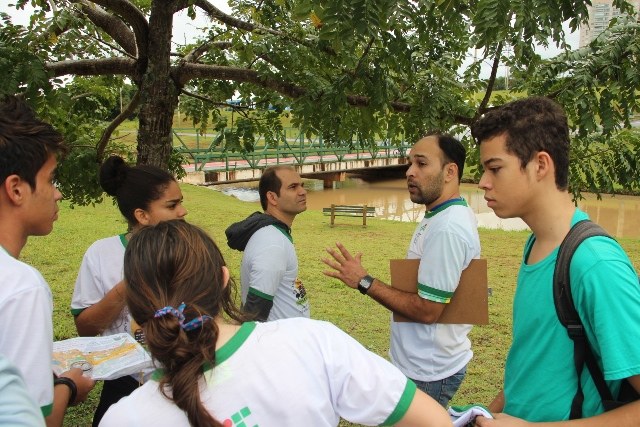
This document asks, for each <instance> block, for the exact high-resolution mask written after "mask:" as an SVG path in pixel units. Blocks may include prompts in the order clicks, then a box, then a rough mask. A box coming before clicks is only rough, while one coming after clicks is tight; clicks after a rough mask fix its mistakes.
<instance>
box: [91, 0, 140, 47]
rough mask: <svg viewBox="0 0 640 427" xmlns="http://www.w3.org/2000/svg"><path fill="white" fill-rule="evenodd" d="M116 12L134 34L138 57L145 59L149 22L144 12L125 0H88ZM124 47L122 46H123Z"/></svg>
mask: <svg viewBox="0 0 640 427" xmlns="http://www.w3.org/2000/svg"><path fill="white" fill-rule="evenodd" d="M88 1H90V2H91V3H95V4H97V5H100V6H102V7H104V8H107V9H110V10H112V11H114V12H116V13H117V14H118V15H120V16H121V17H122V19H123V20H124V21H125V22H127V23H128V24H129V25H130V26H131V28H132V29H133V33H134V34H135V36H136V37H135V41H136V46H137V48H138V52H137V54H138V58H141V59H146V58H147V56H148V46H149V24H148V23H147V19H146V18H145V16H144V14H143V13H142V12H141V11H140V9H138V8H137V7H136V6H135V5H133V4H132V3H129V2H128V1H127V0H88ZM123 47H124V46H123Z"/></svg>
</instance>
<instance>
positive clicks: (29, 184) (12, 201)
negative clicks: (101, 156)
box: [0, 96, 95, 426]
mask: <svg viewBox="0 0 640 427" xmlns="http://www.w3.org/2000/svg"><path fill="white" fill-rule="evenodd" d="M66 151H67V148H66V146H65V145H64V142H63V139H62V135H60V133H58V132H57V131H56V130H55V129H53V127H52V126H51V125H49V124H47V123H44V122H43V121H41V120H40V119H38V118H37V117H36V116H35V114H34V112H33V111H32V110H31V108H29V106H28V105H27V104H26V103H25V102H24V101H23V100H22V99H19V98H18V97H15V96H9V97H6V98H4V99H0V184H1V185H0V353H2V354H3V355H4V356H5V357H6V358H7V360H9V361H10V362H11V363H12V364H13V365H14V366H15V367H16V368H17V369H18V371H19V372H20V375H21V376H22V377H23V378H24V380H25V383H26V386H27V391H28V393H29V395H30V397H31V398H32V399H33V400H34V401H35V402H36V403H37V405H38V406H39V407H40V410H41V412H42V415H43V416H44V419H45V421H46V423H47V425H48V426H60V425H62V421H63V418H64V413H65V410H66V408H67V406H69V405H73V404H76V403H79V402H82V401H84V400H85V399H86V397H87V394H88V393H89V391H91V389H92V388H93V386H94V384H95V382H94V381H93V380H91V379H90V378H86V377H83V376H82V371H81V370H80V369H72V370H70V371H68V372H65V373H63V374H62V375H61V376H60V378H56V379H55V380H54V376H53V371H52V368H51V359H52V353H53V320H52V316H53V298H52V296H51V289H50V288H49V285H48V284H47V282H46V281H45V280H44V278H43V277H42V275H41V274H40V273H39V272H38V270H36V269H35V268H33V267H31V266H30V265H27V264H25V263H24V262H22V261H20V260H19V259H18V258H19V257H20V252H21V251H22V248H23V247H24V246H25V244H26V243H27V239H28V237H29V236H45V235H47V234H49V233H51V231H52V230H53V223H54V221H55V220H56V219H57V218H58V202H59V201H60V200H61V199H62V194H60V191H58V189H57V187H56V182H55V171H56V167H57V164H58V159H57V158H58V156H61V155H64V153H65V152H66Z"/></svg>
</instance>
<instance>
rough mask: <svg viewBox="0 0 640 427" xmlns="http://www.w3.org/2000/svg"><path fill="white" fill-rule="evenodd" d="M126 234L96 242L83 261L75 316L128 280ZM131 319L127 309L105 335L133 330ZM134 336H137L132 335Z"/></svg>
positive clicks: (75, 294)
mask: <svg viewBox="0 0 640 427" xmlns="http://www.w3.org/2000/svg"><path fill="white" fill-rule="evenodd" d="M126 246H127V240H126V238H125V235H124V234H121V235H119V236H112V237H107V238H106V239H100V240H98V241H96V242H94V243H93V244H92V245H91V246H89V249H87V252H85V254H84V257H83V258H82V265H80V271H79V272H78V278H77V279H76V285H75V288H74V289H73V296H72V297H71V313H72V314H73V315H74V316H77V315H79V314H80V313H81V312H82V310H84V309H85V308H88V307H91V306H92V305H94V304H97V303H99V302H100V301H101V300H102V298H104V296H105V295H106V294H107V293H108V292H109V291H110V290H111V289H113V288H114V286H115V285H117V284H118V283H119V282H120V281H122V279H123V278H124V251H125V248H126ZM130 324H131V318H130V316H129V310H128V309H127V307H126V306H125V308H124V309H123V310H122V312H121V313H120V315H119V316H118V318H117V319H116V320H115V321H114V322H113V323H112V324H111V325H109V327H107V328H106V329H105V330H104V331H103V332H102V334H100V335H102V336H107V335H113V334H119V333H121V332H127V333H129V334H132V331H131V327H130ZM132 335H133V334H132Z"/></svg>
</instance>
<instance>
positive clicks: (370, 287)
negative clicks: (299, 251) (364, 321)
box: [324, 135, 480, 407]
mask: <svg viewBox="0 0 640 427" xmlns="http://www.w3.org/2000/svg"><path fill="white" fill-rule="evenodd" d="M465 157H466V150H465V148H464V146H463V145H462V144H461V143H460V141H458V140H457V139H455V138H453V137H451V136H449V135H429V136H426V137H424V138H422V139H420V140H419V141H418V142H417V143H416V144H415V145H414V146H413V148H412V149H411V154H410V156H409V169H407V172H406V176H407V187H408V189H409V195H410V196H411V201H413V202H414V203H420V204H424V205H425V207H426V209H427V212H426V214H425V216H424V219H423V220H422V221H421V222H420V223H419V224H418V226H417V227H416V230H415V232H414V234H413V237H412V238H411V241H410V243H409V250H408V252H407V258H408V259H419V260H420V266H419V268H418V292H417V293H409V292H404V291H402V290H398V289H395V288H392V287H391V286H387V285H386V284H385V283H383V282H382V281H380V280H379V279H374V278H373V277H371V276H369V275H368V274H367V271H366V270H365V269H364V267H363V266H362V263H361V255H357V256H355V257H354V256H352V255H351V254H350V253H349V251H348V250H347V249H346V248H345V247H344V246H343V245H342V244H340V243H337V250H336V249H327V251H328V253H329V255H330V256H331V258H330V259H325V260H324V262H325V263H326V264H327V265H328V266H329V267H331V270H329V271H326V272H325V274H326V275H327V276H330V277H335V278H337V279H340V280H341V281H342V282H344V283H345V284H346V285H348V286H350V287H351V288H354V289H356V288H357V289H359V290H360V292H361V293H363V294H365V295H368V296H369V297H371V298H373V299H374V300H376V301H377V302H379V303H380V304H382V305H383V306H385V307H386V308H388V309H389V310H391V311H392V312H394V313H398V314H401V315H402V316H403V317H405V318H407V319H410V321H408V322H400V321H396V320H395V319H394V318H393V317H392V319H391V348H390V350H389V353H390V356H391V361H392V362H393V364H394V365H396V366H397V367H398V368H400V370H401V371H402V372H403V373H404V374H405V375H406V376H407V377H409V378H411V379H412V380H414V381H415V382H416V384H417V385H418V387H419V388H420V389H421V390H423V391H425V392H426V393H428V394H429V395H430V396H431V397H433V398H434V399H436V400H437V401H438V402H440V404H441V405H442V406H444V407H446V406H447V405H448V404H449V401H450V400H451V398H452V397H453V395H454V394H455V393H456V391H457V390H458V388H459V387H460V385H461V383H462V380H463V379H464V377H465V374H466V369H467V364H468V363H469V361H470V360H471V358H472V356H473V352H472V351H471V342H470V340H469V338H468V334H469V332H470V331H471V325H457V324H444V323H439V322H438V320H439V319H440V316H441V314H442V312H443V310H444V308H445V306H446V305H447V304H448V303H449V301H450V299H451V297H452V296H453V293H454V292H455V290H456V288H457V287H458V283H459V282H460V276H461V275H462V271H463V270H464V269H465V268H467V267H468V266H469V263H470V262H471V260H472V259H474V258H480V237H479V235H478V224H477V221H476V218H475V215H474V213H473V211H472V210H471V209H470V208H469V206H468V205H467V202H466V200H464V199H463V198H462V197H460V180H461V178H462V171H463V168H464V162H465Z"/></svg>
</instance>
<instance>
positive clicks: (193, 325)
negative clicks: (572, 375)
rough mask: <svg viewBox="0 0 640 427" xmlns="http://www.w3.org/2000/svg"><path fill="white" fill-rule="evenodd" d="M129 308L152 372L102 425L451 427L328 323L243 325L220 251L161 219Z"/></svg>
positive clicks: (143, 246)
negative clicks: (388, 426)
mask: <svg viewBox="0 0 640 427" xmlns="http://www.w3.org/2000/svg"><path fill="white" fill-rule="evenodd" d="M124 275H125V280H126V283H127V286H126V288H125V299H126V303H127V305H128V307H129V310H130V312H131V315H132V317H133V318H134V320H135V321H136V322H138V323H139V324H140V325H142V328H143V330H144V333H145V337H146V342H147V347H148V349H149V351H150V352H151V355H152V357H153V359H154V362H155V364H156V365H157V367H158V369H157V370H156V372H154V374H153V375H152V377H151V378H152V379H151V381H148V382H146V383H145V384H144V385H143V386H142V387H140V388H138V389H137V390H135V391H134V392H133V393H132V394H131V395H130V396H128V397H125V398H123V399H122V400H120V401H119V402H118V403H116V404H114V405H112V406H111V408H110V409H109V410H108V411H107V413H106V414H105V416H104V417H103V419H102V422H101V424H100V426H102V427H128V426H140V425H149V426H183V425H191V426H198V427H200V426H216V427H220V426H221V427H233V426H258V425H259V426H261V427H269V426H278V427H283V426H284V427H286V426H295V427H298V426H305V427H316V426H317V427H325V426H337V425H338V423H339V420H340V417H342V418H345V419H347V420H349V421H351V422H355V423H364V424H367V425H379V424H395V425H397V426H405V427H406V426H420V427H441V426H443V427H444V426H451V421H450V420H449V416H448V415H447V413H446V412H445V410H444V409H443V408H442V407H441V406H440V405H439V404H438V403H437V402H435V401H434V400H433V399H431V398H430V397H428V396H427V395H426V394H424V393H422V392H421V391H419V390H417V389H416V386H415V384H413V382H411V380H408V379H407V378H406V377H405V376H404V375H402V373H401V372H400V371H399V370H398V369H397V368H395V367H394V366H393V365H391V364H390V363H389V362H388V361H386V360H384V359H382V358H381V357H379V356H377V355H375V354H373V353H371V352H369V351H368V350H366V349H365V348H364V347H362V346H361V345H360V344H358V343H357V342H356V341H355V340H354V339H353V338H351V337H349V336H348V335H347V334H345V333H344V332H342V331H341V330H339V329H338V328H336V327H335V326H333V325H331V324H330V323H327V322H321V321H316V320H310V319H305V318H292V319H282V320H277V321H273V322H267V323H256V322H250V321H245V319H244V318H243V315H242V313H241V312H240V311H239V310H238V308H237V307H236V305H235V303H234V301H235V300H236V294H235V283H234V282H233V280H231V279H230V278H229V270H228V269H227V267H226V265H225V262H224V259H223V257H222V254H221V253H220V250H219V249H218V247H217V246H216V244H215V243H214V242H213V240H212V239H211V238H210V237H209V236H208V235H207V234H206V233H205V232H204V231H202V230H201V229H199V228H198V227H196V226H194V225H190V224H187V223H185V222H183V221H175V220H174V221H167V222H163V223H160V224H158V225H155V226H151V227H145V228H144V229H142V230H140V231H139V232H137V233H136V234H135V235H134V236H133V237H132V239H131V241H130V243H129V245H128V246H127V249H126V253H125V259H124Z"/></svg>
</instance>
